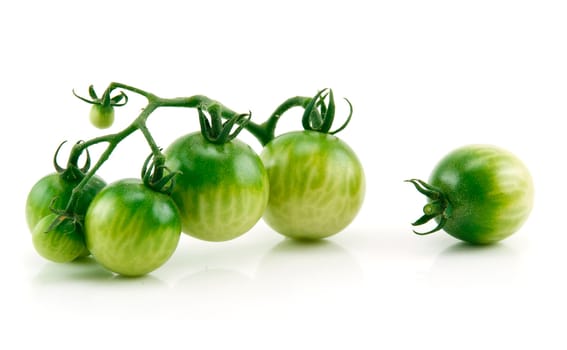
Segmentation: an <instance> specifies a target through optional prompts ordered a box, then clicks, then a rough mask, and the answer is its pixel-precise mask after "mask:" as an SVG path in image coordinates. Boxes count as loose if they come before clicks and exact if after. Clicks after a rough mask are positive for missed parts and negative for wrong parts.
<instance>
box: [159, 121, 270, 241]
mask: <svg viewBox="0 0 567 350" xmlns="http://www.w3.org/2000/svg"><path fill="white" fill-rule="evenodd" d="M164 154H165V156H166V163H165V166H166V167H167V168H168V169H169V170H170V171H174V172H177V171H178V172H180V173H179V175H177V176H176V178H175V186H174V188H173V193H172V198H173V200H174V201H175V203H176V204H177V206H178V208H179V209H180V213H181V220H182V222H183V232H185V233H186V234H188V235H190V236H193V237H195V238H198V239H202V240H206V241H212V242H220V241H227V240H230V239H234V238H236V237H239V236H241V235H242V234H244V233H246V232H247V231H249V230H250V229H251V228H252V227H253V226H254V225H255V224H256V223H257V222H258V221H259V220H260V218H261V217H262V214H263V213H264V209H265V208H266V205H267V203H268V194H269V183H268V175H267V173H266V170H265V169H264V165H263V164H262V161H261V160H260V157H259V156H258V155H257V154H256V153H255V152H254V151H253V150H252V148H250V146H248V145H247V144H245V143H243V142H241V141H239V140H236V139H235V140H232V141H230V142H228V143H225V144H222V145H216V144H213V143H210V142H209V141H207V140H206V139H205V138H204V137H203V136H202V135H201V133H199V132H196V133H191V134H188V135H185V136H182V137H180V138H178V139H177V140H176V141H174V142H173V143H172V144H171V145H170V146H169V147H168V148H167V149H166V151H165V152H164Z"/></svg>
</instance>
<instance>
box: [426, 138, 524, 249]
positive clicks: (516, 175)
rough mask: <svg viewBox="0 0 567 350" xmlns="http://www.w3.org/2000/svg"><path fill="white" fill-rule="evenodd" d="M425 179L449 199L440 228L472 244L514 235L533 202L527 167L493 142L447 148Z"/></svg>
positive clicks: (487, 242)
mask: <svg viewBox="0 0 567 350" xmlns="http://www.w3.org/2000/svg"><path fill="white" fill-rule="evenodd" d="M429 184H431V185H432V186H434V187H436V188H438V189H439V190H440V191H441V192H442V193H444V194H445V195H446V196H447V200H448V202H449V207H448V208H447V222H446V224H445V226H444V227H443V230H445V232H447V233H449V234H450V235H452V236H454V237H455V238H458V239H460V240H463V241H466V242H469V243H473V244H490V243H494V242H498V241H500V240H502V239H504V238H506V237H508V236H510V235H512V234H513V233H514V232H516V231H518V230H519V229H520V227H521V226H522V225H523V224H524V222H525V221H526V220H527V218H528V216H529V214H530V212H531V210H532V207H533V198H534V186H533V181H532V177H531V175H530V173H529V171H528V169H527V168H526V166H525V165H524V164H523V163H522V161H521V160H519V159H518V158H517V157H516V156H515V155H513V154H512V153H510V152H508V151H506V150H503V149H501V148H498V147H495V146H491V145H467V146H464V147H461V148H458V149H456V150H454V151H453V152H451V153H449V154H448V155H446V156H445V157H444V158H443V159H442V160H441V161H440V162H439V163H438V164H437V166H436V167H435V168H434V170H433V172H432V174H431V177H430V179H429ZM436 220H438V219H436Z"/></svg>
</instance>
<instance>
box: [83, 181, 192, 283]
mask: <svg viewBox="0 0 567 350" xmlns="http://www.w3.org/2000/svg"><path fill="white" fill-rule="evenodd" d="M180 234H181V221H180V219H179V213H178V210H177V207H176V206H175V203H173V200H172V199H171V198H170V197H169V196H168V195H165V194H163V193H159V192H156V191H153V190H152V189H150V188H148V187H146V186H145V185H144V184H143V183H142V182H141V181H140V180H137V179H124V180H120V181H117V182H114V183H112V184H110V185H108V186H107V187H105V188H104V189H103V190H102V191H101V192H100V193H99V194H98V195H97V196H96V197H95V199H94V200H93V202H92V203H91V205H90V207H89V209H88V210H87V215H86V217H85V238H86V242H87V248H88V249H89V251H90V252H91V254H92V255H93V257H94V258H95V260H97V261H98V262H99V263H100V264H101V265H102V266H104V267H105V268H107V269H108V270H110V271H113V272H115V273H118V274H121V275H124V276H140V275H144V274H147V273H149V272H151V271H154V270H155V269H157V268H158V267H160V266H162V265H163V264H164V263H165V262H166V261H167V260H168V259H169V258H170V257H171V255H172V254H173V252H174V251H175V249H176V248H177V244H178V242H179V236H180Z"/></svg>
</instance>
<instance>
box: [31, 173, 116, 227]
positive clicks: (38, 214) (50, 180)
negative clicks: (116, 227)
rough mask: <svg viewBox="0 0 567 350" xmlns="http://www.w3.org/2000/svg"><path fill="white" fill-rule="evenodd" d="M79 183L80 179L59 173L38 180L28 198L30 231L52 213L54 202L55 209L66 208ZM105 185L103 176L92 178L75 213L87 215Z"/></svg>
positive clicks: (80, 198)
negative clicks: (71, 178)
mask: <svg viewBox="0 0 567 350" xmlns="http://www.w3.org/2000/svg"><path fill="white" fill-rule="evenodd" d="M78 184H79V181H78V180H69V179H67V178H66V177H65V176H62V175H60V174H58V173H53V174H49V175H47V176H45V177H43V178H41V179H40V180H39V181H38V182H36V183H35V184H34V185H33V187H32V189H31V190H30V192H29V194H28V197H27V200H26V221H27V223H28V227H29V229H30V231H32V230H33V229H34V227H35V226H36V225H37V224H38V222H39V221H40V220H41V219H42V218H44V217H45V216H47V215H49V214H51V213H52V211H51V209H50V205H51V204H52V202H53V209H56V210H57V209H58V210H62V209H65V207H66V206H67V203H68V202H69V198H70V197H71V194H72V192H73V188H75V186H77V185H78ZM104 186H106V183H105V182H104V181H103V180H102V179H101V178H99V177H97V176H93V177H92V178H90V180H89V181H88V182H87V184H86V185H85V187H84V188H83V191H82V193H81V196H80V197H79V200H78V203H77V206H76V207H75V213H76V214H78V215H85V213H86V212H87V208H88V206H89V204H90V203H91V201H92V200H93V198H94V196H95V195H96V194H97V193H98V192H99V191H100V190H101V189H102V188H103V187H104Z"/></svg>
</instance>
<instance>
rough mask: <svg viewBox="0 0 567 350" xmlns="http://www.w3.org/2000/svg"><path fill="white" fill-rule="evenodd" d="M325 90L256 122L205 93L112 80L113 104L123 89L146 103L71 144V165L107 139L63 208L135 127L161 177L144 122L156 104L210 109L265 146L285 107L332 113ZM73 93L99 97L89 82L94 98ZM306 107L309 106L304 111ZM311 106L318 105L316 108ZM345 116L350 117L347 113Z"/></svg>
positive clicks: (315, 116)
mask: <svg viewBox="0 0 567 350" xmlns="http://www.w3.org/2000/svg"><path fill="white" fill-rule="evenodd" d="M116 89H119V90H121V91H119V93H118V95H116V97H115V98H114V100H109V98H110V96H111V94H112V92H113V91H114V90H116ZM326 90H327V89H325V90H322V91H320V92H318V93H317V95H315V97H303V96H295V97H291V98H289V99H287V100H285V101H284V102H283V103H282V104H280V105H279V106H278V107H277V108H276V110H275V111H274V112H273V113H272V114H271V115H270V117H268V119H266V121H264V122H263V123H261V124H258V123H255V122H253V121H251V120H250V118H243V117H242V116H245V115H246V114H242V113H237V112H235V111H233V110H232V109H230V108H228V107H226V106H224V105H223V104H222V103H220V102H218V101H215V100H213V99H210V98H209V97H207V96H204V95H193V96H189V97H175V98H163V97H159V96H157V95H155V94H153V93H151V92H148V91H146V90H143V89H140V88H137V87H134V86H131V85H127V84H123V83H119V82H112V83H110V84H109V85H108V87H107V89H106V90H105V91H104V93H103V95H102V96H103V97H104V98H105V99H106V100H109V101H110V102H112V103H113V104H114V106H122V105H124V104H125V103H126V101H128V96H127V95H126V94H125V93H124V91H129V92H132V93H135V94H137V95H140V96H143V97H145V98H146V99H147V104H146V106H145V107H144V108H143V109H142V112H140V114H139V115H138V117H137V118H136V119H135V120H134V121H133V122H132V123H131V124H130V125H128V126H127V127H126V128H124V129H123V130H122V131H119V132H117V133H113V134H107V135H103V136H99V137H95V138H93V139H91V140H87V141H84V142H78V143H77V144H75V145H74V147H73V149H72V150H71V154H70V156H69V161H68V166H70V167H76V163H77V161H78V159H79V157H80V156H81V154H82V153H83V152H84V151H85V150H87V152H88V148H89V147H91V146H93V145H95V144H99V143H107V147H106V149H105V150H104V151H103V153H102V154H101V156H100V157H99V159H98V161H97V162H96V163H95V164H94V165H93V167H92V168H90V169H83V170H84V171H83V173H84V176H83V178H82V179H81V181H80V182H79V184H78V185H77V186H76V187H75V188H74V189H73V192H72V195H71V198H70V200H69V203H68V205H67V208H66V211H69V212H71V211H72V210H71V209H72V208H73V206H74V203H75V202H76V201H77V199H78V198H79V196H80V193H81V191H82V189H83V187H84V186H85V185H86V183H87V182H88V181H89V179H90V178H91V177H92V176H93V175H94V174H95V173H96V172H97V171H98V170H99V168H100V167H101V166H102V164H103V163H104V162H106V161H107V160H108V158H109V157H110V155H111V154H112V152H113V151H114V149H115V148H116V147H117V146H118V144H119V143H120V142H121V141H122V140H124V139H125V138H126V137H128V136H129V135H131V134H132V133H134V132H136V131H138V130H139V131H140V132H141V133H142V134H143V135H144V138H145V139H146V142H147V143H148V145H149V147H150V149H151V151H152V155H153V159H154V161H153V164H154V165H153V166H154V169H155V173H154V174H153V178H152V180H153V181H156V182H157V181H159V180H160V178H161V177H162V176H163V175H164V174H163V170H164V167H163V165H164V163H165V156H164V155H163V154H162V153H161V149H160V148H159V146H158V145H157V143H156V142H155V140H154V138H153V136H152V135H151V133H150V131H149V130H148V128H147V125H146V122H147V120H148V118H149V117H150V115H151V114H152V113H153V112H154V111H155V110H156V109H158V108H163V107H178V108H196V109H198V110H199V111H202V110H206V111H209V112H212V113H214V114H215V115H217V116H220V117H221V118H223V119H227V120H233V121H234V123H236V124H238V125H239V128H238V130H237V131H236V132H235V133H237V132H238V131H240V129H242V128H244V129H246V130H247V131H248V132H249V133H250V134H252V135H253V136H254V137H255V138H256V139H257V140H258V141H259V142H260V143H261V144H262V146H265V145H266V144H268V143H269V142H270V141H271V140H273V139H274V138H275V129H276V126H277V123H278V121H279V120H280V117H281V116H282V115H283V114H284V113H285V112H287V111H288V110H290V109H292V108H294V107H301V108H303V109H305V110H306V112H308V115H307V116H306V115H305V113H304V118H306V117H309V118H311V119H312V120H322V121H323V120H324V118H322V114H329V115H331V114H334V102H333V101H332V91H330V90H329V93H330V96H331V100H330V101H329V104H330V106H329V108H328V107H326V106H325V104H324V102H323V100H324V98H325V97H326V96H327V93H326ZM73 94H74V95H75V96H76V97H78V98H79V99H81V100H82V101H85V102H88V103H97V101H98V97H97V95H96V93H95V91H94V88H93V87H92V85H91V86H90V87H89V94H90V96H91V98H93V101H94V102H93V101H90V100H88V99H86V98H83V97H81V96H78V95H77V94H75V92H74V91H73ZM122 100H124V102H123V103H120V102H121V101H122ZM109 101H105V102H106V103H110V102H109ZM347 101H348V100H347ZM349 105H350V102H349ZM308 107H309V110H308V111H307V108H308ZM314 107H319V109H318V108H314ZM329 112H331V113H329ZM351 115H352V106H351ZM348 120H350V115H349V118H348ZM330 122H332V115H331V118H329V121H328V123H330ZM347 122H348V121H347ZM329 126H330V125H329ZM341 129H342V127H341Z"/></svg>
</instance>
